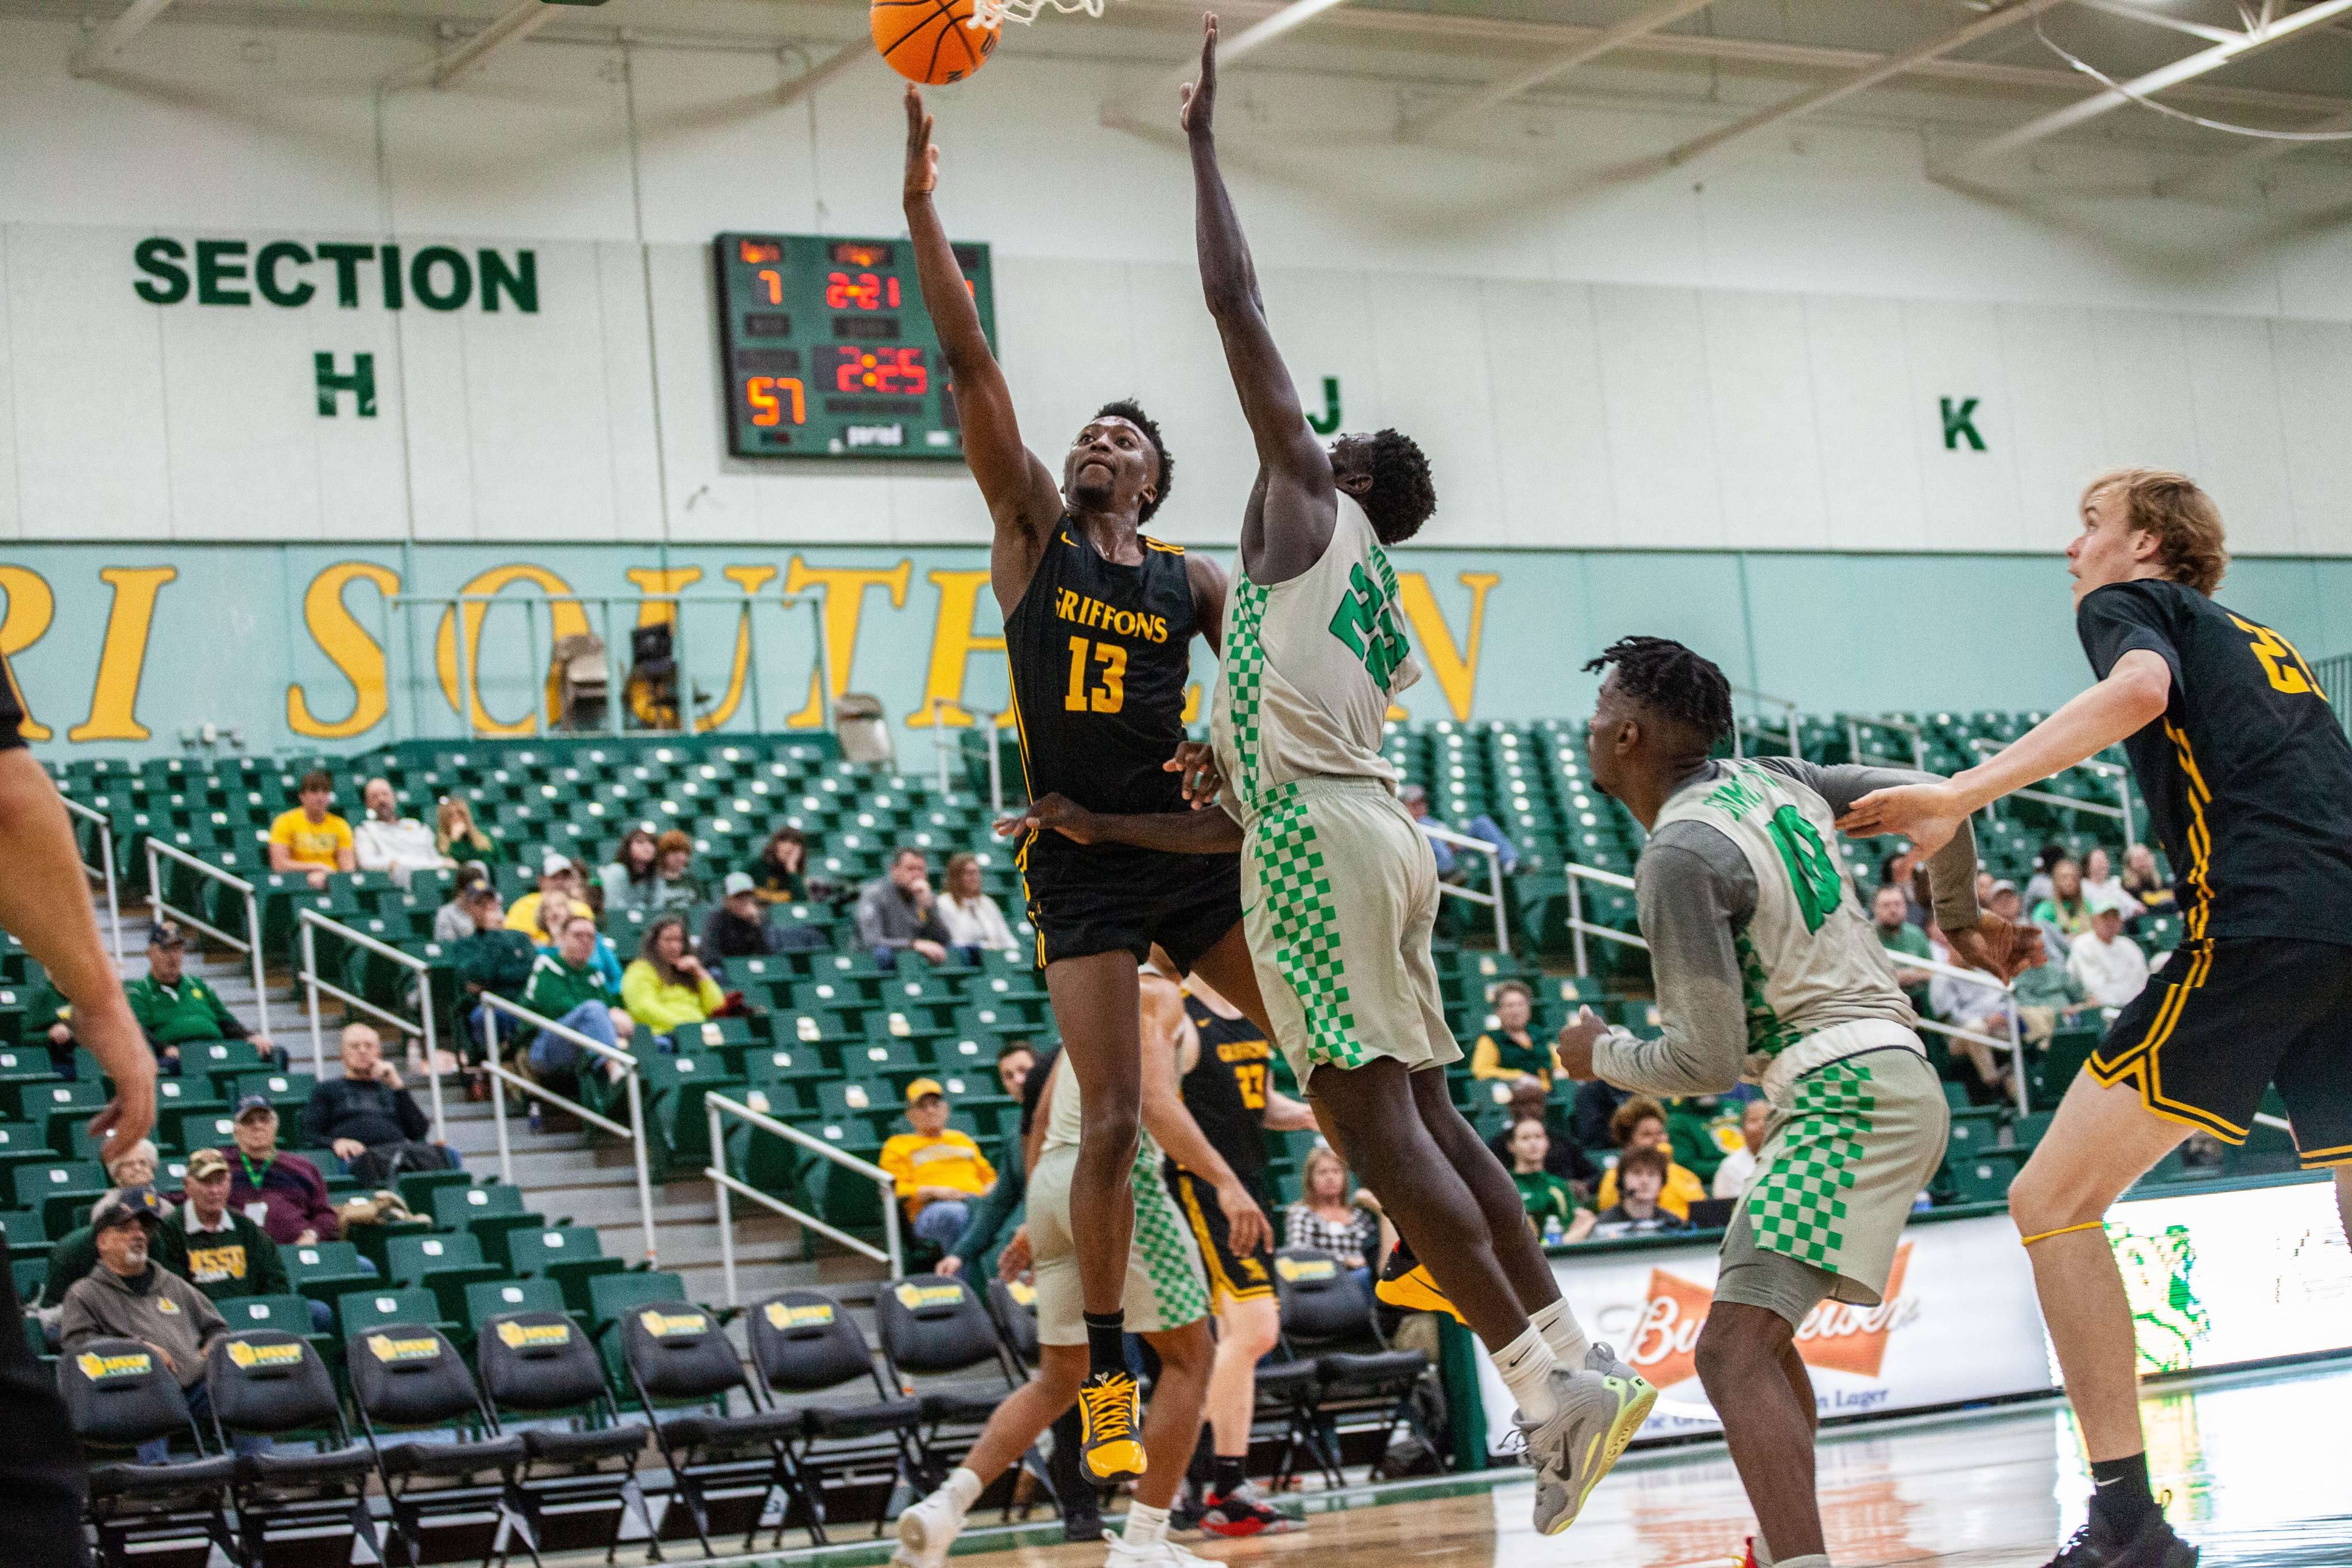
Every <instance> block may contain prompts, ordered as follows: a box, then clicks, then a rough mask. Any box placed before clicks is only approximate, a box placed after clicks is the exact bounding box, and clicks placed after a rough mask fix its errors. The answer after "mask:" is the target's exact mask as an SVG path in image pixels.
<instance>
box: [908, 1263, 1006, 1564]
mask: <svg viewBox="0 0 2352 1568" xmlns="http://www.w3.org/2000/svg"><path fill="white" fill-rule="evenodd" d="M874 1332H875V1334H876V1336H877V1338H878V1339H880V1340H881V1342H882V1359H883V1362H884V1364H886V1365H887V1367H888V1368H889V1373H890V1377H891V1380H892V1381H893V1382H895V1383H896V1384H897V1385H898V1386H899V1387H901V1388H909V1387H911V1388H914V1389H915V1390H916V1394H917V1397H918V1398H919V1399H920V1400H921V1402H922V1411H923V1429H922V1431H921V1432H920V1434H919V1436H918V1437H917V1438H916V1445H917V1453H918V1458H919V1462H920V1464H921V1467H922V1469H921V1475H920V1485H919V1489H918V1490H921V1491H924V1492H929V1491H931V1490H935V1489H936V1488H937V1487H939V1485H940V1483H941V1482H943V1481H945V1480H946V1479H947V1476H948V1471H949V1469H951V1468H952V1466H953V1465H954V1463H955V1461H956V1460H958V1459H960V1458H961V1457H962V1456H963V1455H964V1454H965V1453H966V1452H968V1451H969V1450H970V1449H971V1445H972V1443H973V1442H974V1441H975V1440H976V1439H977V1438H978V1437H979V1436H980V1431H981V1428H982V1427H985V1426H987V1425H988V1418H989V1417H990V1416H992V1415H994V1414H995V1413H996V1407H997V1406H1000V1405H1002V1404H1003V1403H1004V1401H1005V1399H1006V1397H1007V1396H1010V1395H1012V1394H1013V1393H1014V1392H1015V1391H1017V1390H1018V1389H1019V1388H1020V1386H1021V1384H1022V1375H1021V1369H1020V1367H1019V1366H1018V1365H1017V1364H1015V1363H1014V1361H1013V1353H1012V1352H1011V1351H1009V1350H1007V1349H1006V1348H1005V1346H1004V1337H1003V1335H1002V1334H1001V1333H998V1332H997V1328H996V1321H995V1319H993V1318H992V1317H991V1316H989V1312H988V1308H987V1307H986V1306H985V1305H984V1304H982V1301H981V1299H980V1292H978V1291H975V1290H973V1289H972V1288H971V1283H970V1282H969V1281H965V1280H963V1279H961V1277H958V1276H952V1275H940V1274H918V1275H915V1276H913V1277H912V1278H910V1279H904V1280H894V1281H890V1283H889V1284H888V1285H887V1286H885V1287H884V1288H883V1290H882V1292H881V1294H879V1295H878V1296H877V1297H876V1298H875V1301H874ZM975 1372H977V1374H978V1375H977V1376H974V1375H972V1374H974V1373H975ZM917 1377H922V1378H930V1379H937V1380H946V1381H935V1382H931V1383H929V1384H923V1385H917V1384H915V1383H914V1382H912V1381H911V1380H912V1379H914V1378H917ZM1017 1474H1018V1467H1016V1468H1015V1469H1014V1470H1013V1471H1008V1472H1007V1473H1006V1474H1005V1475H1004V1476H1003V1477H1002V1478H1000V1479H997V1480H995V1481H993V1482H992V1483H990V1486H989V1489H988V1490H986V1491H985V1492H982V1494H981V1497H980V1500H979V1501H977V1502H975V1503H974V1504H973V1505H972V1511H974V1512H978V1511H980V1510H981V1509H982V1508H983V1507H992V1506H1002V1507H1003V1509H1004V1511H1005V1518H1006V1519H1008V1520H1009V1519H1011V1518H1012V1516H1013V1515H1012V1508H1013V1490H1014V1479H1013V1478H1014V1477H1015V1476H1016V1475H1017Z"/></svg>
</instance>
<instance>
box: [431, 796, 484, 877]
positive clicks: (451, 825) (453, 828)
mask: <svg viewBox="0 0 2352 1568" xmlns="http://www.w3.org/2000/svg"><path fill="white" fill-rule="evenodd" d="M433 818H434V821H435V824H436V826H435V828H434V830H433V847H434V848H435V849H436V850H439V851H440V852H442V853H443V854H445V855H447V856H448V857H449V858H450V859H451V860H453V861H467V860H480V861H494V860H496V859H497V858H498V854H499V846H498V844H497V842H496V841H494V840H492V839H491V837H490V835H489V834H488V833H486V832H484V831H482V830H481V829H480V828H478V827H477V826H476V825H475V823H474V808H473V805H472V804H471V802H469V801H467V799H466V798H465V797H464V796H463V795H444V796H442V797H441V803H440V804H439V805H437V806H436V807H435V808H434V809H433Z"/></svg>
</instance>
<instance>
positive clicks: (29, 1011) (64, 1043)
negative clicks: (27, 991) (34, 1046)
mask: <svg viewBox="0 0 2352 1568" xmlns="http://www.w3.org/2000/svg"><path fill="white" fill-rule="evenodd" d="M24 1030H25V1034H24V1038H25V1040H26V1043H27V1044H30V1043H31V1042H32V1041H33V1040H36V1039H38V1040H40V1041H41V1043H42V1044H43V1045H45V1046H47V1048H48V1052H49V1071H52V1072H54V1073H56V1074H57V1075H58V1077H60V1078H62V1079H65V1080H66V1081H67V1082H72V1081H73V1080H75V1079H77V1078H79V1077H80V1076H81V1066H80V1063H79V1062H78V1061H75V1060H74V1050H75V1042H74V1031H73V1003H72V1002H70V1001H68V999H67V998H66V994H65V993H64V992H63V991H61V990H59V989H58V987H57V982H56V981H54V980H52V979H50V978H49V977H48V976H47V974H46V973H45V974H43V975H42V976H41V980H40V984H38V985H37V986H35V987H34V988H33V991H32V995H31V996H30V997H28V998H26V1002H25V1023H24Z"/></svg>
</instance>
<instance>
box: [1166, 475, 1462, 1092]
mask: <svg viewBox="0 0 2352 1568" xmlns="http://www.w3.org/2000/svg"><path fill="white" fill-rule="evenodd" d="M1218 646H1219V650H1220V654H1221V657H1222V660H1223V665H1222V669H1221V672H1220V678H1219V680H1218V683H1217V695H1216V703H1215V706H1214V709H1213V714H1212V717H1211V737H1212V739H1213V742H1214V744H1215V746H1216V751H1217V765H1218V767H1219V768H1221V769H1222V770H1223V773H1224V776H1225V780H1226V788H1225V793H1224V804H1225V809H1226V810H1228V811H1230V812H1231V813H1233V815H1234V819H1235V820H1236V821H1239V822H1240V823H1241V825H1242V828H1243V831H1244V839H1243V844H1242V928H1243V931H1244V934H1245V935H1246V936H1247V937H1248V938H1249V946H1250V956H1251V957H1252V958H1253V959H1254V960H1255V964H1256V967H1257V979H1258V989H1259V990H1260V992H1262V993H1263V994H1264V996H1265V1005H1266V1009H1267V1011H1268V1013H1269V1015H1270V1017H1271V1019H1272V1022H1273V1024H1274V1030H1275V1041H1276V1044H1277V1045H1279V1046H1280V1047H1281V1048H1282V1053H1283V1055H1284V1056H1285V1058H1286V1059H1287V1060H1288V1061H1289V1063H1290V1069H1291V1071H1292V1073H1293V1074H1294V1075H1295V1076H1296V1077H1297V1080H1298V1082H1300V1083H1302V1084H1304V1083H1305V1082H1307V1077H1308V1075H1309V1074H1310V1073H1311V1072H1313V1071H1314V1070H1315V1069H1316V1068H1317V1067H1319V1066H1322V1065H1324V1064H1326V1063H1330V1064H1333V1065H1336V1066H1338V1067H1340V1068H1343V1069H1345V1068H1352V1067H1360V1066H1361V1065H1363V1064H1364V1063H1365V1062H1366V1061H1370V1060H1371V1059H1372V1058H1374V1057H1378V1056H1392V1057H1395V1058H1397V1059H1398V1060H1400V1061H1403V1062H1405V1063H1406V1064H1407V1065H1408V1066H1410V1067H1412V1069H1414V1070H1415V1071H1418V1070H1420V1069H1423V1068H1428V1067H1443V1066H1444V1065H1445V1064H1446V1063H1447V1062H1449V1061H1458V1060H1459V1059H1460V1058H1461V1055H1462V1048H1461V1046H1460V1045H1458V1044H1456V1043H1455V1041H1454V1032H1453V1030H1451V1029H1449V1028H1448V1027H1447V1025H1446V1022H1445V1009H1444V1004H1443V1002H1442V1001H1441V1000H1440V998H1439V994H1438V989H1437V971H1436V969H1435V967H1433V965H1432V964H1431V962H1430V956H1429V940H1430V935H1431V931H1432V928H1433V925H1434V923H1435V921H1436V918H1437V885H1438V883H1437V862H1436V861H1435V860H1434V859H1433V857H1432V856H1431V854H1430V850H1429V842H1428V841H1427V840H1426V839H1424V838H1423V837H1422V835H1421V831H1420V830H1419V829H1417V828H1415V827H1414V826H1413V822H1412V815H1411V814H1410V813H1409V812H1407V811H1406V810H1405V809H1404V808H1403V807H1402V806H1401V805H1400V804H1398V802H1397V798H1396V783H1397V775H1396V769H1395V768H1392V767H1391V766H1390V765H1389V763H1388V761H1387V759H1386V758H1383V757H1381V725H1382V723H1383V722H1384V721H1385V719H1386V718H1387V716H1388V710H1389V701H1390V699H1391V697H1392V696H1394V695H1395V694H1397V693H1398V692H1401V691H1402V690H1404V689H1405V687H1407V686H1409V685H1412V683H1413V682H1414V681H1416V680H1418V679H1420V678H1421V665H1420V664H1418V663H1417V662H1415V660H1414V659H1413V656H1412V644H1411V643H1408V642H1407V641H1406V639H1405V632H1404V614H1403V612H1402V609H1401V608H1400V606H1399V605H1398V602H1397V582H1396V572H1395V570H1393V569H1391V567H1390V565H1389V560H1388V557H1387V556H1386V555H1384V554H1383V553H1381V547H1380V542H1379V540H1378V539H1376V538H1374V537H1373V535H1372V526H1371V524H1370V521H1369V520H1367V519H1366V517H1364V513H1363V508H1361V507H1359V506H1357V504H1356V503H1355V501H1354V500H1353V499H1352V498H1350V497H1347V496H1341V497H1339V520H1338V523H1337V526H1336V527H1335V528H1333V530H1332V534H1331V540H1330V543H1329V544H1328V545H1326V546H1325V547H1324V550H1323V554H1322V557H1321V558H1320V559H1318V560H1317V561H1316V562H1315V564H1314V565H1313V566H1310V567H1308V568H1307V570H1305V571H1303V572H1301V573H1299V574H1298V575H1297V577H1294V578H1292V579H1290V580H1287V581H1286V582H1278V583H1274V584H1272V585H1270V586H1269V585H1267V584H1264V583H1259V582H1254V581H1252V580H1250V577H1249V574H1248V572H1247V570H1237V571H1236V572H1235V574H1234V581H1233V588H1232V591H1230V593H1229V594H1228V595H1227V597H1226V600H1225V623H1224V634H1223V638H1222V639H1221V640H1220V642H1219V644H1218ZM1343 890H1344V892H1343Z"/></svg>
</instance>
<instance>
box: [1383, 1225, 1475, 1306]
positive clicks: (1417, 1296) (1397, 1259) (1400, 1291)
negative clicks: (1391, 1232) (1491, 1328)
mask: <svg viewBox="0 0 2352 1568" xmlns="http://www.w3.org/2000/svg"><path fill="white" fill-rule="evenodd" d="M1372 1294H1374V1295H1376V1296H1378V1297H1379V1298H1380V1299H1381V1301H1386V1302H1387V1303H1388V1304H1389V1305H1390V1306H1392V1307H1394V1308H1396V1309H1397V1311H1399V1312H1444V1313H1445V1314H1446V1315H1447V1316H1449V1317H1451V1318H1452V1319H1453V1320H1454V1322H1457V1323H1460V1324H1461V1325H1462V1326H1463V1327H1464V1328H1468V1327H1469V1326H1470V1320H1469V1319H1467V1318H1465V1317H1464V1316H1463V1315H1462V1314H1461V1312H1458V1311H1456V1310H1455V1308H1454V1303H1453V1302H1452V1301H1447V1300H1446V1299H1445V1292H1444V1291H1441V1290H1439V1289H1438V1288H1437V1281H1435V1280H1433V1279H1432V1278H1430V1274H1429V1270H1427V1269H1424V1268H1423V1267H1422V1265H1421V1260H1420V1259H1418V1258H1416V1257H1414V1256H1413V1252H1412V1248H1411V1247H1410V1246H1408V1245H1406V1243H1405V1239H1404V1238H1403V1237H1402V1236H1400V1237H1398V1238H1397V1244H1396V1250H1394V1251H1393V1252H1391V1253H1390V1254H1389V1260H1388V1261H1387V1262H1386V1263H1384V1264H1382V1265H1381V1277H1380V1280H1379V1282H1377V1283H1376V1284H1374V1285H1373V1286H1372Z"/></svg>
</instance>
